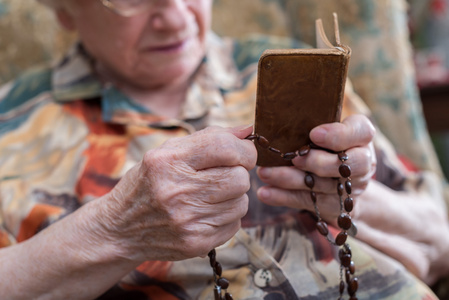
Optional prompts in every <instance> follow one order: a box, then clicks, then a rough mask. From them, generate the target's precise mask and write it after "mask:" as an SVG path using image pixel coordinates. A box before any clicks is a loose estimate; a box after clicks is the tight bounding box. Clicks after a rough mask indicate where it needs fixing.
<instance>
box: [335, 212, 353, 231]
mask: <svg viewBox="0 0 449 300" xmlns="http://www.w3.org/2000/svg"><path fill="white" fill-rule="evenodd" d="M337 223H338V226H339V227H340V228H341V229H344V230H348V229H349V228H351V225H352V222H351V216H349V215H348V214H341V215H340V216H338V219H337Z"/></svg>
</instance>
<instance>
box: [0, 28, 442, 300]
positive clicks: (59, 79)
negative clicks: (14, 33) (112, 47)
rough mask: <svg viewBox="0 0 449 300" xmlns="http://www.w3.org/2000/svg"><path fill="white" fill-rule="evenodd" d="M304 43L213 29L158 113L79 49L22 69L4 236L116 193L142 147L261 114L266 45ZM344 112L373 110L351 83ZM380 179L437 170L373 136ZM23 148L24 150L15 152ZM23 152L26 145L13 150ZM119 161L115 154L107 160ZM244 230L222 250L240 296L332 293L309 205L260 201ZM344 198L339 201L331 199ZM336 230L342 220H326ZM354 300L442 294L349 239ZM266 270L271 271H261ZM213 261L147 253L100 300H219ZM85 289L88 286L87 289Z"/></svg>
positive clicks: (11, 96) (3, 136) (4, 119)
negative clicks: (174, 96)
mask: <svg viewBox="0 0 449 300" xmlns="http://www.w3.org/2000/svg"><path fill="white" fill-rule="evenodd" d="M299 46H304V45H302V44H299V43H296V42H294V41H292V40H290V39H280V38H277V39H270V38H267V37H258V38H255V37H254V38H252V39H240V40H230V39H219V38H218V37H216V36H214V35H210V36H209V38H208V52H207V57H206V58H205V59H204V61H203V63H202V64H201V66H200V68H199V70H198V72H197V73H196V74H195V76H194V78H193V79H192V84H191V86H190V89H189V90H188V93H187V99H186V102H185V106H184V108H183V110H182V113H181V115H180V116H179V117H178V118H176V119H169V118H165V117H163V116H158V115H155V114H154V113H152V112H151V111H148V110H147V109H145V108H144V107H142V106H140V105H138V104H136V103H135V102H133V101H132V99H129V98H128V97H127V96H126V95H124V94H123V93H121V92H120V91H119V90H117V89H115V88H114V87H113V86H111V85H109V84H105V85H101V84H100V83H99V82H98V81H97V80H96V78H95V77H94V76H93V74H92V70H91V67H90V64H89V59H88V58H87V57H86V54H85V53H84V51H83V49H82V47H81V46H79V45H77V46H75V47H73V48H72V49H71V51H70V52H69V53H68V55H67V56H66V57H65V58H64V59H63V60H62V61H61V63H60V64H58V65H57V66H56V67H54V68H44V69H40V70H35V71H33V72H29V73H26V74H25V75H23V76H21V77H20V78H19V79H17V80H16V81H13V82H11V83H9V84H6V85H5V86H3V87H2V88H1V89H0V165H1V166H2V168H0V204H1V206H0V224H1V227H0V243H1V246H3V247H6V246H9V245H11V244H14V243H17V242H21V241H24V240H26V239H28V238H30V237H32V236H33V235H35V234H37V233H38V232H39V231H41V230H43V229H44V228H46V227H47V226H49V225H51V224H53V223H55V222H57V221H58V220H59V219H61V218H63V217H64V216H65V215H67V214H70V213H71V212H73V211H75V210H76V209H77V208H79V207H80V206H81V205H83V204H85V203H87V202H88V201H95V198H97V197H99V196H102V195H104V194H105V193H107V192H108V191H110V190H111V189H112V188H113V187H114V186H115V184H116V183H117V182H118V181H119V180H120V178H121V177H122V176H123V174H125V172H126V171H127V170H128V169H129V168H130V167H131V166H132V165H134V164H136V163H137V162H139V161H140V160H141V158H142V157H143V154H144V153H145V151H147V150H149V149H151V148H154V147H157V146H158V145H160V144H161V143H163V142H164V141H165V140H167V139H169V138H172V137H179V136H185V135H187V134H190V133H192V132H194V131H195V130H199V129H201V128H204V127H206V126H210V125H219V126H235V125H242V124H249V123H252V121H253V118H254V105H255V87H256V71H257V64H256V63H257V60H258V58H259V56H260V54H261V53H262V51H263V50H265V49H267V48H292V47H299ZM346 95H347V96H346V98H345V104H344V109H343V114H344V115H345V116H346V115H348V114H352V113H365V114H367V115H369V114H370V112H369V109H368V108H367V107H366V106H365V105H364V103H363V102H361V100H360V98H358V97H357V96H356V95H355V94H354V93H353V92H352V91H351V90H350V88H348V90H347V93H346ZM375 143H376V149H377V155H378V164H379V171H378V172H377V174H376V180H378V181H380V182H383V183H385V184H387V185H388V186H390V187H391V188H393V189H396V190H412V191H419V192H429V193H432V192H434V193H435V201H442V199H441V197H438V191H437V190H435V189H433V188H429V187H435V186H439V184H440V181H439V180H440V179H439V178H438V177H436V176H435V175H434V174H433V173H430V172H427V171H422V172H418V171H410V170H409V169H407V167H406V166H405V165H404V164H402V162H401V160H400V159H399V158H398V157H397V156H396V154H395V152H394V151H393V148H392V147H391V145H390V144H389V143H388V141H387V140H386V139H385V138H384V137H383V136H382V135H381V134H380V135H379V136H378V137H377V138H376V141H375ZM19 150H20V151H19ZM18 153H20V154H18ZM111 162H113V163H111ZM251 184H252V187H251V190H250V191H249V192H248V193H249V197H250V210H249V213H248V215H247V216H246V217H245V218H244V220H243V222H242V223H243V229H241V230H240V231H239V232H238V233H237V234H236V236H235V237H234V238H232V239H231V240H230V241H229V242H228V243H226V244H225V245H223V246H222V247H220V248H218V249H217V260H218V261H220V263H221V264H222V265H223V269H224V272H223V276H224V277H226V278H228V279H230V289H229V291H230V292H231V293H232V294H233V296H234V298H235V299H288V300H291V299H337V298H338V283H339V279H340V273H339V262H338V258H337V256H338V251H337V249H336V248H335V247H333V246H332V245H330V244H329V243H328V241H327V240H326V239H325V238H323V237H322V236H321V235H320V234H319V233H318V232H317V231H316V229H315V219H314V217H313V216H312V215H311V214H309V213H307V212H299V211H296V210H293V209H287V208H280V207H278V208H275V207H267V206H266V205H264V204H262V203H261V202H259V201H258V200H257V199H256V196H255V191H256V189H257V188H258V186H260V184H261V182H260V181H259V180H258V179H257V176H255V174H252V178H251ZM336 201H338V199H336ZM331 232H332V234H333V235H335V234H336V233H337V230H336V229H331ZM349 244H350V246H351V248H352V253H353V260H354V262H355V265H356V266H357V270H356V276H357V277H358V278H359V290H358V292H357V296H358V299H373V298H375V299H417V300H418V299H422V300H424V299H426V300H430V299H437V298H436V297H435V295H434V294H433V293H432V292H431V291H430V289H429V288H428V287H427V286H426V285H424V284H423V283H422V282H420V281H419V280H417V279H416V278H415V277H414V276H412V275H411V274H410V273H409V272H408V271H407V270H406V269H405V268H404V267H403V266H402V265H401V264H399V263H398V262H397V261H394V260H392V259H390V258H388V257H386V256H385V255H383V254H382V253H380V252H378V251H376V250H375V249H373V248H371V247H369V246H368V245H365V244H363V243H361V242H359V241H357V240H356V239H352V238H351V239H350V240H349ZM261 272H262V273H263V272H265V273H264V274H270V277H271V278H272V279H271V280H269V281H267V282H265V284H263V283H262V284H261V283H260V280H256V279H257V278H255V277H257V276H258V275H260V274H261ZM211 274H212V271H211V268H210V265H209V261H208V259H201V258H195V259H189V260H185V261H180V262H145V263H143V264H142V265H140V266H139V267H138V268H137V269H136V270H135V271H133V272H131V273H130V274H128V275H127V276H125V277H124V278H123V279H122V280H121V281H120V282H119V283H117V285H116V286H114V287H112V288H111V290H109V291H108V292H107V293H105V294H104V295H103V296H101V297H100V299H212V298H213V292H212V289H213V281H212V275H211ZM80 288H82V287H80Z"/></svg>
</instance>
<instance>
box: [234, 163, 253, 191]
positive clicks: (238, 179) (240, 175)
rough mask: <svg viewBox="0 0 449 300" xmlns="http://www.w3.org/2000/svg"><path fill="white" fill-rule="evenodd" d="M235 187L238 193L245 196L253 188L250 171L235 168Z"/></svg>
mask: <svg viewBox="0 0 449 300" xmlns="http://www.w3.org/2000/svg"><path fill="white" fill-rule="evenodd" d="M233 173H234V174H233V177H234V187H233V188H235V190H236V191H238V192H240V193H242V194H244V193H246V192H247V191H249V189H250V188H251V182H250V176H249V173H248V171H247V170H246V169H245V168H244V167H242V166H237V167H234V168H233Z"/></svg>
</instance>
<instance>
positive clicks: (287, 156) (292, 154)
mask: <svg viewBox="0 0 449 300" xmlns="http://www.w3.org/2000/svg"><path fill="white" fill-rule="evenodd" d="M295 157H296V153H295V152H287V153H285V154H284V155H282V158H283V159H285V160H291V159H293V158H295Z"/></svg>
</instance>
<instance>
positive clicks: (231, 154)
mask: <svg viewBox="0 0 449 300" xmlns="http://www.w3.org/2000/svg"><path fill="white" fill-rule="evenodd" d="M248 132H251V128H248V129H242V130H239V129H235V128H232V129H231V128H228V129H219V130H217V128H207V129H205V130H203V131H202V132H199V133H197V134H194V135H192V136H191V137H192V141H191V144H190V147H189V148H187V152H186V153H185V156H186V159H187V163H188V164H189V165H190V166H191V167H192V168H193V169H195V170H203V169H207V168H213V167H228V166H229V167H230V166H239V165H240V166H242V167H244V168H245V169H247V170H250V169H252V168H254V167H255V165H256V160H257V151H256V148H255V146H254V143H253V142H251V141H248V140H242V139H241V138H240V137H242V138H243V137H245V136H247V133H248Z"/></svg>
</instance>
